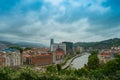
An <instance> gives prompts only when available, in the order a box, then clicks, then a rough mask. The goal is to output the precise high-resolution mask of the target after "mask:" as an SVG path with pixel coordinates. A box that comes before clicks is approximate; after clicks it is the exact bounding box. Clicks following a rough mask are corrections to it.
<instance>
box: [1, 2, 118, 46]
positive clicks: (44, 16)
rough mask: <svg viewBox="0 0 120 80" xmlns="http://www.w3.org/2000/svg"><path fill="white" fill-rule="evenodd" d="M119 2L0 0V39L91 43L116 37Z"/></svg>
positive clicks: (46, 43) (43, 42) (44, 42)
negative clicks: (52, 39)
mask: <svg viewBox="0 0 120 80" xmlns="http://www.w3.org/2000/svg"><path fill="white" fill-rule="evenodd" d="M119 4H120V1H119V0H89V1H88V0H11V1H9V0H0V39H1V40H9V41H15V42H19V41H25V42H28V41H29V42H34V43H35V42H37V43H42V44H45V45H49V40H50V39H51V38H54V39H55V40H56V42H61V41H73V42H78V41H82V42H88V41H90V42H92V41H101V40H105V39H110V38H116V37H117V38H120V5H119Z"/></svg>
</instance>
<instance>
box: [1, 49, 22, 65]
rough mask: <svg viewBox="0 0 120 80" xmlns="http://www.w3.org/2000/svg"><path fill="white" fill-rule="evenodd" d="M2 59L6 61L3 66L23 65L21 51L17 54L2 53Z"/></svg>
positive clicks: (16, 52)
mask: <svg viewBox="0 0 120 80" xmlns="http://www.w3.org/2000/svg"><path fill="white" fill-rule="evenodd" d="M1 57H2V58H3V59H4V62H2V64H3V65H2V66H20V65H21V56H20V52H19V51H15V52H5V51H3V52H2V53H1Z"/></svg>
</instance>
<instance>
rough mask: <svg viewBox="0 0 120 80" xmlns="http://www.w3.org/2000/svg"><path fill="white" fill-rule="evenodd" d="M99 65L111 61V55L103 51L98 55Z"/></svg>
mask: <svg viewBox="0 0 120 80" xmlns="http://www.w3.org/2000/svg"><path fill="white" fill-rule="evenodd" d="M98 58H99V61H100V63H106V62H108V61H110V60H112V59H113V54H112V53H111V52H109V51H104V52H101V53H100V54H98Z"/></svg>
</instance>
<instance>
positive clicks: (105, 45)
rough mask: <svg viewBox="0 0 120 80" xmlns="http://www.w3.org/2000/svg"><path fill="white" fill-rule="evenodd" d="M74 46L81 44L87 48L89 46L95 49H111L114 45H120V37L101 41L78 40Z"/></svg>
mask: <svg viewBox="0 0 120 80" xmlns="http://www.w3.org/2000/svg"><path fill="white" fill-rule="evenodd" d="M74 46H81V47H84V48H85V49H88V48H89V47H91V48H94V49H110V48H111V47H113V46H115V47H116V46H120V39H119V38H114V39H109V40H104V41H100V42H77V43H75V44H74Z"/></svg>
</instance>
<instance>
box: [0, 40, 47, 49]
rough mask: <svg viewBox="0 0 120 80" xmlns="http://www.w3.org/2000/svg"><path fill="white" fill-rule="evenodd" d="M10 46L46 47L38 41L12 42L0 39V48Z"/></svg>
mask: <svg viewBox="0 0 120 80" xmlns="http://www.w3.org/2000/svg"><path fill="white" fill-rule="evenodd" d="M10 46H21V47H30V48H33V47H34V48H39V47H46V46H44V45H43V44H40V43H29V42H18V43H12V42H8V41H0V50H1V49H3V48H7V47H10Z"/></svg>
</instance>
